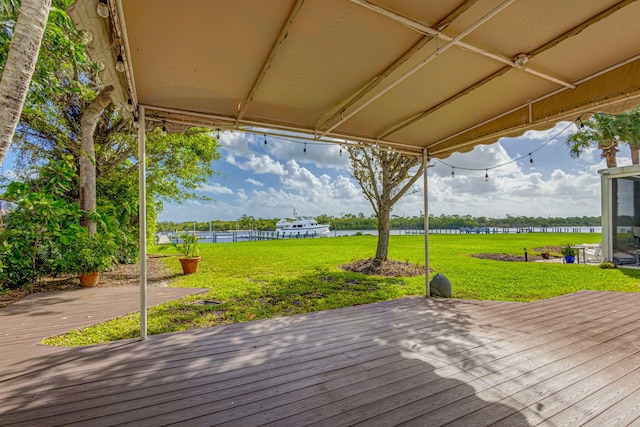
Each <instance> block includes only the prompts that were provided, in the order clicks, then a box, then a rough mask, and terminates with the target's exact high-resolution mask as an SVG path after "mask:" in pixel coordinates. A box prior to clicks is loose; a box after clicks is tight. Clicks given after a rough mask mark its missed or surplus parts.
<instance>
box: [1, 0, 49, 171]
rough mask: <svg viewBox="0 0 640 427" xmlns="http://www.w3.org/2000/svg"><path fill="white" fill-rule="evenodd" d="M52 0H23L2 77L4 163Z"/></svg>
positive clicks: (2, 144) (2, 157) (33, 67)
mask: <svg viewBox="0 0 640 427" xmlns="http://www.w3.org/2000/svg"><path fill="white" fill-rule="evenodd" d="M50 9H51V0H22V2H21V6H20V12H19V13H18V20H17V22H16V24H15V28H14V32H13V38H12V39H11V45H10V46H9V52H8V53H7V61H6V63H5V66H4V71H3V73H2V78H1V79H0V164H2V161H3V160H4V157H5V156H6V154H7V150H8V149H9V146H10V145H11V140H12V139H13V134H14V133H15V131H16V127H17V126H18V121H19V120H20V114H21V113H22V107H23V106H24V100H25V98H26V96H27V92H28V90H29V83H30V82H31V77H32V76H33V72H34V70H35V68H36V62H37V60H38V53H39V52H40V44H41V43H42V36H43V34H44V30H45V27H46V26H47V18H48V17H49V10H50Z"/></svg>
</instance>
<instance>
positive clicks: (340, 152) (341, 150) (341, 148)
mask: <svg viewBox="0 0 640 427" xmlns="http://www.w3.org/2000/svg"><path fill="white" fill-rule="evenodd" d="M340 157H342V145H341V146H340Z"/></svg>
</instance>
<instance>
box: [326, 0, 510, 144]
mask: <svg viewBox="0 0 640 427" xmlns="http://www.w3.org/2000/svg"><path fill="white" fill-rule="evenodd" d="M352 1H355V2H359V1H361V0H352ZM514 1H515V0H505V1H503V2H502V3H501V4H500V5H499V6H497V7H496V8H495V9H493V10H491V11H490V12H489V13H487V14H486V15H484V16H483V17H482V18H480V19H479V20H477V21H476V22H474V23H473V24H472V25H471V26H469V27H468V28H467V29H465V30H464V31H462V32H461V33H460V34H458V35H457V36H455V37H454V38H452V39H451V40H449V41H448V42H447V43H445V44H444V45H443V46H441V47H439V48H438V49H436V51H435V52H433V53H431V54H430V55H429V56H427V57H426V58H425V59H423V60H422V61H420V63H418V64H416V65H415V66H413V67H412V68H411V69H410V70H408V71H407V72H405V73H404V74H403V75H401V76H400V77H398V78H397V79H395V80H394V81H393V82H391V83H390V84H389V85H387V86H385V87H384V88H383V89H382V90H380V91H379V92H377V93H376V94H375V95H373V96H372V97H371V98H370V99H368V100H367V101H365V102H364V103H362V104H361V105H359V106H358V107H356V108H354V109H353V110H352V111H350V112H349V113H348V114H346V115H344V114H343V115H342V116H341V119H340V120H338V121H337V122H336V123H334V124H333V125H331V126H330V127H329V128H328V129H326V130H324V131H322V132H321V135H322V136H324V135H327V134H329V133H330V132H331V131H332V130H334V129H335V128H337V127H338V126H340V125H341V124H342V123H344V122H346V121H347V120H349V119H350V118H351V117H353V116H354V115H356V114H358V113H359V112H360V111H362V110H363V109H364V108H366V107H367V106H368V105H370V104H372V103H373V102H375V101H376V100H377V99H378V98H380V97H381V96H382V95H384V94H385V93H387V92H389V91H390V90H391V89H393V88H394V87H396V86H397V85H399V84H400V83H402V82H403V81H404V80H406V79H407V78H408V77H410V76H411V75H413V74H414V73H416V72H417V71H418V70H420V69H421V68H422V67H424V66H425V65H427V64H428V63H430V62H431V61H433V60H434V59H436V58H437V57H438V56H439V55H441V54H443V53H444V52H445V51H446V50H448V49H449V48H450V47H452V46H455V45H456V44H457V43H458V42H459V41H460V40H461V39H463V38H464V37H466V36H467V35H469V34H470V33H471V32H473V31H474V30H475V29H477V28H478V27H480V26H482V25H483V24H484V23H486V22H487V21H488V20H490V19H491V18H493V17H494V16H495V15H497V14H498V13H500V12H502V11H503V10H504V9H505V8H507V7H508V6H509V5H511V3H513V2H514ZM342 112H343V113H344V112H346V111H345V110H344V109H343V111H342Z"/></svg>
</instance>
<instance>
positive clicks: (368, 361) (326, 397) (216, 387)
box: [0, 281, 526, 425]
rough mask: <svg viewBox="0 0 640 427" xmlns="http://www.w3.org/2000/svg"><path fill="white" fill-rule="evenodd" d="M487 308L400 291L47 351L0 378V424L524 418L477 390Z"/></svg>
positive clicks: (489, 349) (491, 336)
mask: <svg viewBox="0 0 640 427" xmlns="http://www.w3.org/2000/svg"><path fill="white" fill-rule="evenodd" d="M360 285H362V284H360ZM373 285H374V283H373V282H369V281H365V286H373ZM487 309H488V308H487V305H486V304H480V303H474V302H467V301H460V300H457V301H456V300H433V299H425V298H421V297H412V298H405V299H400V300H394V301H387V302H381V303H378V304H368V305H360V306H354V307H347V308H342V309H337V310H329V311H320V312H314V313H308V314H302V315H296V316H289V317H279V318H273V319H268V320H262V321H254V322H246V323H237V324H232V325H226V326H219V327H214V328H205V329H200V330H194V331H189V332H182V333H176V334H166V335H158V336H152V337H150V338H149V339H148V340H146V341H136V340H129V341H122V342H116V343H111V344H106V345H98V346H90V347H82V348H70V349H63V350H58V351H56V352H51V353H48V354H46V355H40V356H33V357H31V358H29V359H28V360H27V362H28V365H29V369H28V370H25V371H23V372H14V373H11V374H9V375H5V376H4V379H3V380H1V381H0V384H1V385H0V398H1V399H2V401H3V405H2V408H0V425H4V424H7V423H24V424H32V425H33V424H37V425H59V424H65V423H84V424H91V423H101V424H105V425H113V424H118V423H139V424H140V425H142V424H146V425H163V424H170V423H174V422H182V423H186V422H189V423H191V424H201V425H213V424H218V423H230V424H236V425H256V424H262V423H269V422H272V423H274V424H277V425H301V424H304V423H320V424H332V425H334V424H337V425H348V424H353V423H356V422H369V421H371V420H375V421H376V423H379V422H384V421H385V420H390V421H392V423H393V424H397V423H400V422H414V423H422V425H431V424H429V423H430V422H432V421H434V422H435V421H437V420H449V421H453V420H456V419H458V418H460V417H464V416H472V415H473V413H474V411H476V410H477V409H478V408H483V407H486V406H488V405H489V404H492V405H493V407H494V408H495V409H499V411H498V412H499V413H500V414H503V415H504V414H508V415H511V416H515V417H516V419H515V421H518V422H519V423H520V424H522V425H526V420H525V419H524V417H520V418H518V413H517V411H516V409H515V408H512V407H510V406H508V405H503V404H502V403H499V400H500V399H501V398H502V396H497V397H495V399H493V400H491V401H487V400H484V399H482V398H481V397H480V395H479V392H478V391H477V390H486V389H487V387H486V386H485V387H484V388H482V387H479V385H480V384H481V383H480V382H479V381H477V380H478V378H479V375H480V374H478V372H480V371H481V370H482V369H483V367H486V372H492V371H491V369H490V367H489V366H486V365H487V364H488V363H490V362H491V360H494V359H495V357H497V356H496V354H494V353H497V352H498V350H499V348H498V347H496V346H494V345H493V344H492V343H493V342H494V341H495V340H496V339H497V337H500V336H503V335H504V334H503V332H501V330H500V329H501V328H500V327H499V326H498V325H494V324H491V323H486V322H484V321H483V320H482V317H481V316H480V317H479V316H477V315H476V314H475V312H476V311H483V310H487ZM494 375H499V374H496V373H494ZM505 416H506V415H505ZM476 421H478V422H479V424H480V425H482V424H483V420H476ZM424 422H427V424H424Z"/></svg>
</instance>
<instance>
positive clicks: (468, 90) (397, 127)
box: [379, 67, 511, 139]
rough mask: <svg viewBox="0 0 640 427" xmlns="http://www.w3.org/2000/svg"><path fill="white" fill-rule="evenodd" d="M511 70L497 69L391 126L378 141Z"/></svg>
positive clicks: (506, 68)
mask: <svg viewBox="0 0 640 427" xmlns="http://www.w3.org/2000/svg"><path fill="white" fill-rule="evenodd" d="M510 69H511V67H502V68H501V69H499V70H498V71H496V72H495V73H492V74H491V75H489V76H487V77H485V78H484V79H482V80H480V81H479V82H477V83H475V84H473V85H471V86H469V87H468V88H466V89H464V90H462V91H460V92H458V93H456V94H455V95H453V96H452V97H450V98H448V99H445V100H444V101H442V102H441V103H439V104H437V105H434V106H433V107H431V108H429V109H428V110H426V111H423V112H422V113H419V114H417V115H415V116H413V117H412V118H410V119H409V120H406V121H404V122H402V123H400V124H398V125H395V126H393V127H392V128H389V129H388V130H386V131H384V132H383V133H382V135H380V136H379V138H380V139H385V138H387V137H388V136H389V135H392V134H394V133H396V132H398V131H399V130H401V129H404V128H406V127H408V126H411V125H412V124H413V123H415V122H417V121H419V120H421V119H423V118H425V117H427V116H428V115H430V114H432V113H434V112H436V111H437V110H439V109H440V108H442V107H444V106H446V105H449V104H451V103H452V102H454V101H456V100H458V99H460V98H462V97H463V96H465V95H467V94H469V93H471V92H472V91H474V90H475V89H477V88H479V87H481V86H484V85H485V84H487V83H489V82H490V81H491V80H493V79H495V78H497V77H500V76H501V75H503V74H504V73H506V72H507V71H509V70H510Z"/></svg>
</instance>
